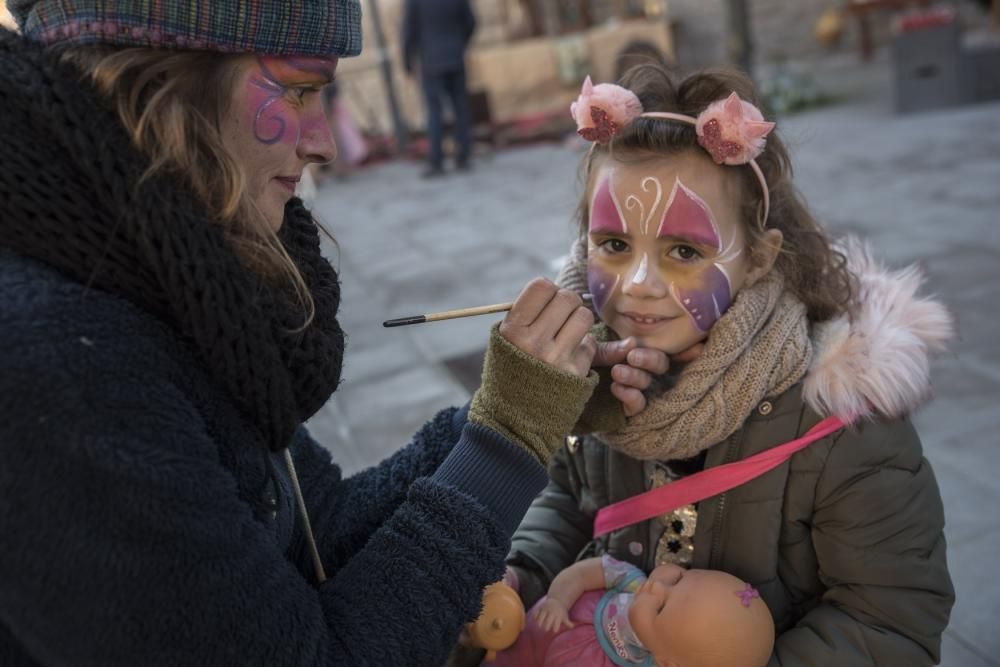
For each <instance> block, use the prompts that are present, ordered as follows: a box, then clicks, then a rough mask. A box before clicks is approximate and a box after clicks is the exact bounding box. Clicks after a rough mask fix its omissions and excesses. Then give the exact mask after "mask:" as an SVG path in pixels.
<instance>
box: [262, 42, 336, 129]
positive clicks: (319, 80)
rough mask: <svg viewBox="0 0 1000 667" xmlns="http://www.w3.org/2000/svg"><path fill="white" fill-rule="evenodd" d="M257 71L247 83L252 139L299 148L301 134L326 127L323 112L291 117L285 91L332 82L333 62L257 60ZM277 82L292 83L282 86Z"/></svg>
mask: <svg viewBox="0 0 1000 667" xmlns="http://www.w3.org/2000/svg"><path fill="white" fill-rule="evenodd" d="M257 66H258V68H259V71H257V72H254V73H252V74H251V75H250V78H249V79H248V82H247V87H248V91H247V92H248V101H249V104H250V111H251V114H252V119H251V122H252V127H253V134H254V137H255V138H256V139H257V141H259V142H260V143H262V144H265V145H267V146H270V145H272V144H276V143H278V142H279V141H280V142H286V143H289V144H293V145H295V144H298V142H299V140H300V139H301V137H302V135H303V134H307V133H309V132H311V131H313V130H316V129H321V128H322V127H325V126H326V117H325V115H324V114H323V113H322V112H317V111H314V112H312V113H309V114H306V115H302V116H301V117H300V115H299V114H296V113H293V112H292V111H291V110H290V109H289V107H288V105H287V104H281V102H283V101H287V100H288V97H287V95H288V91H289V90H290V89H292V88H295V87H299V86H317V87H319V86H323V85H325V84H327V83H329V82H331V81H332V80H333V75H334V70H335V68H336V60H328V59H324V58H305V57H303V58H285V57H277V56H258V57H257ZM280 81H285V82H288V81H294V82H295V83H294V84H293V85H284V84H282V83H280Z"/></svg>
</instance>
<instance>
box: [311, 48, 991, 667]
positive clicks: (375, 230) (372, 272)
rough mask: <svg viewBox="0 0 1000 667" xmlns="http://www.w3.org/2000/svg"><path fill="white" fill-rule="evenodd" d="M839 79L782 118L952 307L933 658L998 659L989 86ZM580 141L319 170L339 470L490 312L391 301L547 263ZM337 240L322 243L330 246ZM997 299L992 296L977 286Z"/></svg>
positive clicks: (452, 394) (385, 446) (854, 219)
mask: <svg viewBox="0 0 1000 667" xmlns="http://www.w3.org/2000/svg"><path fill="white" fill-rule="evenodd" d="M820 83H821V85H824V86H826V87H828V88H829V89H831V90H832V91H833V92H839V93H842V94H845V95H847V96H848V98H849V99H848V100H847V101H846V102H845V103H843V104H841V105H839V106H835V107H831V108H827V109H823V110H818V111H814V112H810V113H806V114H800V115H797V116H794V117H792V118H788V119H785V120H783V121H782V122H781V129H782V131H783V133H784V136H785V139H786V141H787V142H788V143H789V144H790V145H791V147H792V152H793V159H794V161H795V164H796V167H797V181H798V183H799V185H800V187H801V189H802V190H803V191H804V192H805V194H806V196H807V197H808V199H809V201H810V203H811V204H812V206H813V208H814V209H815V212H816V213H817V214H818V216H819V217H820V219H822V220H823V221H824V222H825V223H826V224H827V225H829V227H831V228H832V229H834V230H836V231H852V232H856V233H859V234H862V235H863V236H864V237H866V238H868V239H870V241H871V242H872V244H873V245H874V246H875V248H876V249H877V251H878V252H879V253H880V254H881V255H882V256H883V257H884V258H885V259H886V261H887V262H889V263H890V264H891V265H895V266H899V265H902V264H905V263H909V262H919V263H921V264H922V265H923V266H924V267H925V268H926V272H927V274H928V276H929V286H930V287H929V289H930V291H932V292H934V293H936V294H937V295H938V296H939V297H940V298H941V299H943V300H944V301H945V302H946V303H947V304H948V305H949V307H950V308H951V309H952V310H953V312H954V313H955V314H956V316H957V318H958V322H959V327H960V338H959V340H958V341H957V342H956V344H955V345H954V348H953V352H952V353H951V354H949V355H947V356H945V357H943V358H941V359H939V360H938V361H937V362H936V364H935V369H934V370H935V376H934V381H935V397H934V398H933V400H932V401H931V402H930V403H929V404H928V405H927V406H926V408H925V409H924V410H923V411H922V412H920V413H919V414H918V416H917V418H916V420H917V423H918V427H919V428H920V431H921V434H922V437H923V439H924V443H925V447H926V451H927V456H928V457H929V458H930V460H931V461H932V463H933V464H934V466H935V470H936V472H937V476H938V481H939V483H940V486H941V490H942V494H943V496H944V500H945V509H946V512H947V520H948V525H947V537H948V541H949V552H948V555H949V562H950V566H951V570H952V573H953V576H954V578H955V584H956V587H957V590H958V603H957V605H956V607H955V610H954V613H953V615H952V623H951V626H950V628H949V629H948V631H947V633H946V641H945V649H944V660H943V663H942V664H944V665H946V666H947V667H984V666H987V665H992V666H994V667H1000V633H998V632H997V631H996V626H997V623H998V621H1000V577H997V576H995V575H994V573H993V571H992V569H993V567H995V566H996V557H995V556H996V555H997V554H1000V511H998V508H1000V487H998V486H997V484H996V475H997V471H998V470H1000V442H998V441H1000V436H998V433H1000V410H998V406H1000V342H998V337H1000V327H998V325H1000V312H998V311H1000V308H998V304H1000V300H998V295H1000V104H989V105H978V106H969V107H964V108H960V109H955V110H947V111H935V112H931V113H924V114H919V115H912V116H905V117H899V116H895V115H894V114H893V113H892V111H891V99H890V97H889V90H890V81H889V69H888V67H887V66H886V64H885V62H884V61H883V62H881V63H876V64H875V65H873V66H871V67H869V68H868V69H866V70H864V71H858V70H856V69H853V68H837V67H834V68H832V69H829V71H824V73H823V74H822V75H821V78H820ZM578 159H579V154H578V152H576V151H575V150H574V149H571V148H569V147H564V146H557V145H552V146H540V147H532V148H524V149H518V150H511V151H507V152H503V153H499V154H497V155H495V156H494V157H493V158H492V159H484V160H481V161H479V162H478V163H477V165H476V170H475V171H474V172H473V173H471V174H468V175H461V176H454V177H450V178H448V179H445V180H440V181H435V182H423V181H421V180H419V179H418V177H417V176H418V172H419V169H420V167H419V165H414V164H390V165H386V166H382V167H378V168H373V169H370V170H367V171H365V172H363V173H360V174H357V175H355V176H354V177H352V178H351V179H349V180H348V181H346V182H336V183H332V184H329V185H327V186H325V187H323V188H321V190H320V193H319V197H318V199H317V204H316V208H317V212H318V213H319V215H320V216H321V217H322V218H323V219H324V220H325V221H326V222H327V223H328V225H329V227H330V228H331V229H332V231H333V233H334V234H335V236H336V237H337V238H338V240H339V242H340V270H341V274H342V278H343V285H344V300H343V307H342V322H343V323H344V325H345V328H346V330H347V331H348V333H349V335H350V340H349V348H348V354H347V362H346V366H345V371H344V378H345V379H344V383H343V385H342V387H341V389H340V390H339V391H338V392H337V393H336V395H335V397H334V399H333V400H332V401H331V402H330V403H329V404H328V405H327V406H326V407H325V408H324V409H323V411H322V412H321V413H320V414H319V415H317V416H316V417H315V418H314V419H313V420H312V423H311V427H312V430H313V432H314V434H315V435H316V436H317V438H318V439H319V440H320V441H321V442H324V443H326V444H327V445H328V446H329V447H330V448H331V449H332V450H333V451H334V452H335V455H336V457H337V459H338V460H339V461H340V462H341V463H342V464H343V465H344V467H345V468H346V469H347V470H348V471H350V470H356V469H358V468H360V467H362V466H365V465H368V464H370V463H373V462H375V461H377V460H379V459H381V458H382V457H383V456H385V455H387V454H389V453H390V452H392V451H394V450H395V449H397V448H398V447H400V446H401V445H402V444H404V443H405V442H406V441H407V439H408V437H409V434H410V433H412V432H413V430H414V429H415V428H417V427H418V426H419V425H420V424H421V423H422V422H423V421H424V420H425V419H426V418H428V417H429V416H431V414H433V412H434V411H435V410H436V409H438V408H440V407H443V406H446V405H451V404H460V403H463V402H464V401H465V400H467V399H468V397H469V393H470V392H469V386H470V384H471V382H473V380H471V379H470V378H471V377H473V376H474V373H475V364H476V363H477V359H478V356H477V355H478V354H480V353H481V351H482V349H483V347H484V344H485V340H486V335H487V329H488V327H489V326H490V324H491V322H493V321H496V318H489V317H480V318H473V319H469V320H455V321H451V322H442V323H436V324H425V325H417V326H412V327H407V328H401V329H383V328H382V326H381V322H382V321H383V320H385V319H388V318H391V317H398V316H403V315H410V314H418V313H423V312H429V311H433V310H443V309H449V308H456V307H462V306H469V305H477V304H486V303H494V302H500V301H509V300H511V299H512V298H513V297H514V296H515V295H516V294H517V292H518V290H519V289H520V287H521V286H522V285H523V284H524V283H525V282H527V281H528V280H529V279H530V278H532V277H533V276H536V275H539V274H541V275H549V276H552V275H554V269H553V261H555V260H557V258H558V257H559V256H560V255H562V254H563V253H564V252H565V250H566V248H567V247H568V242H569V238H570V218H571V212H572V210H573V208H574V206H575V204H576V197H577V193H578V187H577V182H576V172H575V169H576V164H577V161H578ZM333 252H335V251H334V250H332V249H331V253H333ZM991 304H992V305H991Z"/></svg>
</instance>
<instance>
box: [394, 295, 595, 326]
mask: <svg viewBox="0 0 1000 667" xmlns="http://www.w3.org/2000/svg"><path fill="white" fill-rule="evenodd" d="M580 298H581V299H583V303H584V305H585V306H587V307H590V306H591V304H592V302H593V300H594V297H593V296H591V295H590V294H581V295H580ZM513 305H514V303H513V302H511V303H494V304H493V305H490V306H473V307H472V308H459V309H458V310H443V311H441V312H440V313H427V314H426V315H411V316H410V317H399V318H396V319H394V320H386V321H385V322H383V323H382V326H384V327H402V326H406V325H407V324H423V323H424V322H440V321H441V320H453V319H455V318H456V317H474V316H476V315H489V314H490V313H505V312H507V311H508V310H510V309H511V307H512V306H513Z"/></svg>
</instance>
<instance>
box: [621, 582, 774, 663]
mask: <svg viewBox="0 0 1000 667" xmlns="http://www.w3.org/2000/svg"><path fill="white" fill-rule="evenodd" d="M629 621H630V622H631V624H632V629H633V630H634V631H635V634H636V636H637V637H638V638H639V641H641V642H642V643H643V645H644V646H645V647H646V648H647V649H648V650H649V651H650V653H652V655H653V657H654V658H655V659H656V662H657V664H658V665H660V667H692V666H694V665H711V666H712V667H729V666H733V667H737V666H739V667H756V666H763V665H766V664H767V661H768V658H769V657H770V655H771V650H772V648H773V645H774V624H773V621H772V619H771V613H770V611H769V610H768V609H767V606H766V605H765V604H764V602H763V601H762V600H761V599H760V597H759V596H757V595H756V592H755V591H753V590H752V589H748V588H747V585H746V584H745V583H743V582H742V581H740V580H739V579H737V578H736V577H733V576H732V575H730V574H727V573H725V572H717V571H713V570H684V569H682V568H680V567H678V566H676V565H661V566H660V567H657V568H656V569H655V570H653V572H652V573H651V574H650V576H649V579H647V580H646V581H645V582H644V583H643V585H642V586H641V587H640V588H639V590H638V591H636V594H635V598H634V599H633V601H632V605H631V606H630V608H629Z"/></svg>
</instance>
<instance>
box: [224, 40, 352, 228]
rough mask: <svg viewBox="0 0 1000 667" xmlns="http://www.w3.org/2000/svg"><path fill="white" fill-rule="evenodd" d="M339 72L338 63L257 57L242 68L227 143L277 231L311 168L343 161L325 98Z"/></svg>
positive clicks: (226, 128)
mask: <svg viewBox="0 0 1000 667" xmlns="http://www.w3.org/2000/svg"><path fill="white" fill-rule="evenodd" d="M336 69H337V59H336V58H316V57H291V56H263V55H255V56H247V57H245V58H244V59H242V60H241V62H240V65H239V74H238V76H237V77H236V84H235V87H234V89H233V95H232V99H231V101H230V104H229V111H228V113H227V114H226V116H225V117H224V118H223V119H222V128H221V129H222V138H223V143H224V144H225V146H226V148H227V149H228V150H229V151H230V152H231V154H232V155H233V157H234V158H236V160H237V161H238V162H239V163H240V165H241V166H242V167H243V169H244V170H245V173H246V178H247V188H248V191H249V194H250V196H251V198H252V199H253V201H254V202H255V203H256V204H257V206H258V207H259V208H260V210H261V212H262V213H263V214H264V216H265V217H266V218H267V220H268V222H269V223H270V224H271V226H272V228H273V229H275V230H277V229H279V228H280V227H281V222H282V219H283V218H284V211H285V204H286V203H288V200H289V199H291V198H292V197H293V196H294V195H295V186H296V184H297V183H298V182H299V179H300V178H301V177H302V171H303V170H304V169H305V167H306V165H308V164H309V163H311V162H317V163H321V164H322V163H326V162H330V161H331V160H333V158H335V157H336V155H337V148H336V146H335V145H334V143H333V136H332V135H331V133H330V128H329V126H328V125H327V122H326V115H325V114H324V112H323V102H322V96H321V94H320V91H321V90H322V88H323V86H325V85H327V84H329V83H330V82H331V81H333V76H334V73H335V71H336Z"/></svg>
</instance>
